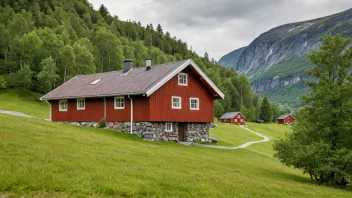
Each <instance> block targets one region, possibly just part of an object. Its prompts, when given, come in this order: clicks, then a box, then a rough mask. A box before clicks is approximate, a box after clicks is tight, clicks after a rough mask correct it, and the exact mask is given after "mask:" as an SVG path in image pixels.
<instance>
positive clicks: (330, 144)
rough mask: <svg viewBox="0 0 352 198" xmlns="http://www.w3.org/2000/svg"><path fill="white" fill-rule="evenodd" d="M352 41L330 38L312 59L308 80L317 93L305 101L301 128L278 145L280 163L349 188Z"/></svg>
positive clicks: (351, 174) (351, 175)
mask: <svg viewBox="0 0 352 198" xmlns="http://www.w3.org/2000/svg"><path fill="white" fill-rule="evenodd" d="M350 42H351V39H344V38H342V37H341V36H339V35H337V36H335V37H332V36H325V37H324V43H323V45H321V46H320V51H312V52H311V53H310V54H309V59H310V61H311V62H312V63H313V64H314V65H315V66H314V67H313V68H312V69H310V70H309V71H308V74H309V75H310V76H311V77H313V79H315V80H314V81H309V80H306V83H307V85H308V86H309V87H310V88H311V89H312V91H311V93H310V94H308V95H307V96H304V97H303V98H302V102H303V103H304V104H305V107H304V108H302V109H301V110H300V111H298V112H297V113H296V115H297V117H296V125H295V126H294V128H293V132H292V133H289V134H287V137H286V138H284V139H281V140H278V141H276V142H275V143H274V150H275V151H276V152H277V153H276V154H275V156H276V157H278V158H279V159H280V161H281V162H282V163H284V164H285V165H287V166H293V167H295V168H298V169H302V170H303V171H304V173H308V174H309V175H310V177H311V179H313V180H315V181H316V182H317V183H320V184H329V185H337V186H340V187H346V186H347V184H348V183H350V182H351V178H352V135H351V131H352V122H351V120H352V75H351V73H350V71H351V70H352V47H351V46H349V43H350Z"/></svg>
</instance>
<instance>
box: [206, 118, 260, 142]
mask: <svg viewBox="0 0 352 198" xmlns="http://www.w3.org/2000/svg"><path fill="white" fill-rule="evenodd" d="M216 124H217V125H220V127H219V128H216V129H211V130H210V136H212V137H216V138H217V139H218V143H217V144H218V145H221V146H238V145H241V144H244V143H246V142H249V141H255V140H261V139H262V138H261V137H259V136H257V135H255V134H253V133H251V132H249V131H247V130H245V129H242V128H241V127H240V126H238V125H233V124H224V123H221V122H217V123H216Z"/></svg>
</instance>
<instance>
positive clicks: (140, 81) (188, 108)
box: [41, 59, 224, 141]
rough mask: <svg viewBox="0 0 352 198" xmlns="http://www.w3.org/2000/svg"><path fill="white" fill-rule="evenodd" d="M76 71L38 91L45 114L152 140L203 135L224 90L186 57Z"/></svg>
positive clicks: (206, 135) (203, 137) (202, 138)
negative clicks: (104, 125)
mask: <svg viewBox="0 0 352 198" xmlns="http://www.w3.org/2000/svg"><path fill="white" fill-rule="evenodd" d="M146 65H147V66H146V67H139V68H133V61H132V60H125V61H124V69H123V70H121V71H112V72H105V73H97V74H88V75H78V76H76V77H74V78H72V79H71V80H69V81H68V82H66V83H64V84H63V85H61V86H60V87H58V88H56V89H55V90H53V91H51V92H50V93H48V94H46V95H45V96H43V97H42V98H41V99H42V100H47V101H48V102H49V103H50V119H51V121H56V122H68V123H74V124H77V125H84V126H87V125H88V126H91V125H94V126H95V125H96V123H97V122H98V121H99V120H101V119H102V118H105V119H106V121H107V122H108V126H109V127H110V128H114V129H116V130H119V131H125V132H129V133H131V134H137V135H139V136H141V137H143V138H146V139H152V140H178V141H208V139H209V127H210V123H211V122H213V119H214V118H213V117H214V100H215V99H223V98H224V94H223V93H222V92H221V91H220V90H219V89H218V88H217V87H216V86H215V85H214V83H213V82H212V81H211V80H210V79H209V78H208V77H207V76H206V75H205V74H204V73H203V72H202V70H201V69H200V68H199V67H198V66H197V65H196V64H195V63H194V62H193V61H192V60H185V61H178V62H174V63H168V64H163V65H158V66H154V67H151V59H147V60H146Z"/></svg>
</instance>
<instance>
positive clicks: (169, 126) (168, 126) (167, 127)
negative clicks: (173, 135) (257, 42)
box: [165, 123, 172, 131]
mask: <svg viewBox="0 0 352 198" xmlns="http://www.w3.org/2000/svg"><path fill="white" fill-rule="evenodd" d="M165 131H172V123H166V124H165Z"/></svg>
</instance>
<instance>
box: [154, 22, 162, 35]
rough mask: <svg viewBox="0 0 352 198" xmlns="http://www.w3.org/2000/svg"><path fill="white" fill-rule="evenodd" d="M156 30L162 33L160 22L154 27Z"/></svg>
mask: <svg viewBox="0 0 352 198" xmlns="http://www.w3.org/2000/svg"><path fill="white" fill-rule="evenodd" d="M156 31H157V32H158V33H159V34H163V28H162V27H161V25H160V24H158V26H157V27H156Z"/></svg>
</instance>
